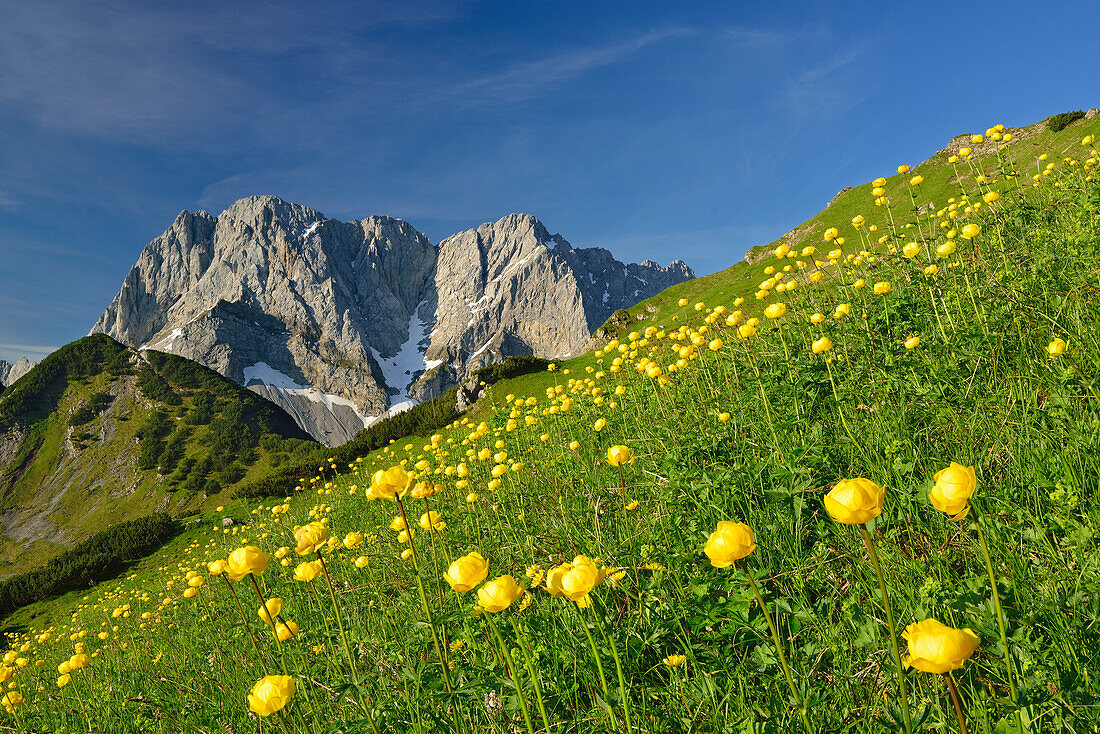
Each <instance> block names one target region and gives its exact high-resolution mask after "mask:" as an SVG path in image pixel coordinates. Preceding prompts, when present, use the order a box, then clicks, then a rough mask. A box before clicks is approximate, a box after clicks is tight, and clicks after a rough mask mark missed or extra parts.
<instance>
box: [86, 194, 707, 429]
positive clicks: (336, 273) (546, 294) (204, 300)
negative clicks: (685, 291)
mask: <svg viewBox="0 0 1100 734" xmlns="http://www.w3.org/2000/svg"><path fill="white" fill-rule="evenodd" d="M690 277H694V273H692V272H691V270H690V268H687V267H686V266H684V265H683V264H682V263H673V264H672V265H671V266H670V267H669V268H662V267H660V266H658V265H656V264H655V263H652V262H648V261H647V262H644V263H641V264H634V263H631V264H629V265H624V264H623V263H621V262H619V261H618V260H615V258H614V257H613V256H612V255H611V253H610V252H608V251H607V250H603V249H600V248H588V249H576V248H573V247H572V246H571V245H570V244H569V243H568V242H567V241H566V240H565V239H564V238H563V237H562V236H561V235H559V234H553V235H552V234H550V233H549V231H548V230H547V228H546V227H545V226H543V224H542V222H540V221H539V220H538V219H537V218H536V217H534V216H532V215H530V214H521V213H514V214H509V215H507V216H505V217H502V218H501V219H499V220H497V221H496V222H489V223H485V224H482V225H480V226H479V227H476V228H474V229H470V230H466V231H465V232H459V233H457V234H455V235H452V236H451V237H447V238H446V239H444V240H443V241H442V242H440V243H439V245H438V246H433V245H432V244H431V242H430V241H429V240H428V238H427V236H425V235H424V234H423V233H421V232H419V231H417V230H416V229H415V228H414V227H413V226H412V225H410V224H409V223H408V222H406V221H404V220H401V219H394V218H392V217H387V216H369V217H365V218H363V219H358V220H352V221H348V222H344V221H340V220H335V219H328V218H326V217H325V216H324V215H323V214H321V213H320V212H318V211H317V210H315V209H312V208H310V207H307V206H303V205H300V204H294V203H291V202H287V201H284V200H283V199H280V198H279V197H277V196H251V197H248V198H245V199H240V200H239V201H236V202H234V203H233V204H232V205H230V206H229V207H228V208H227V209H226V210H225V211H223V212H222V213H221V214H219V215H218V216H217V217H211V216H210V215H209V214H207V213H206V212H193V213H191V212H183V213H182V214H180V216H179V217H177V218H176V221H175V222H174V223H173V224H172V226H171V227H169V228H168V230H166V231H165V233H164V234H163V235H161V236H160V237H158V238H157V239H155V240H153V241H152V242H150V243H149V244H148V245H147V246H146V247H145V249H144V250H143V251H142V253H141V256H140V257H139V258H138V262H137V264H136V265H135V266H134V268H133V269H132V270H131V271H130V274H129V275H127V276H126V279H125V281H124V282H123V286H122V289H121V290H120V291H119V293H118V295H117V296H116V297H115V299H114V301H113V302H112V304H111V305H110V306H109V307H108V308H107V309H106V310H105V311H104V313H103V315H102V316H101V317H100V319H99V321H97V322H96V325H95V326H94V327H93V329H92V331H93V332H103V333H107V334H109V335H110V336H113V337H114V338H116V339H118V340H119V341H122V342H123V343H126V344H129V345H131V346H134V347H142V348H146V349H153V350H157V351H165V352H171V353H173V354H177V355H179V356H183V357H187V358H190V359H193V360H195V361H197V362H199V363H201V364H203V365H205V366H207V367H210V368H212V369H214V370H216V371H218V372H220V373H221V374H223V375H225V376H227V377H229V378H231V379H233V380H235V381H237V382H239V383H241V384H243V385H245V386H248V387H251V388H252V389H253V390H255V391H256V392H259V393H260V394H262V395H264V396H265V397H267V398H269V399H271V400H273V401H275V402H278V403H279V404H280V405H282V406H283V407H284V408H285V409H286V410H287V411H288V412H289V413H290V414H291V415H293V416H295V417H296V419H297V420H298V422H299V424H300V425H301V426H302V427H303V428H305V429H306V430H308V431H309V432H310V433H312V434H313V435H314V436H315V437H316V438H318V439H319V440H321V441H323V442H325V443H327V444H329V445H334V444H338V443H342V442H343V441H346V440H348V439H349V438H351V436H353V435H354V434H355V433H356V432H358V431H359V430H362V428H363V427H365V426H369V425H370V424H371V423H372V422H373V421H375V420H377V419H378V418H379V417H380V416H382V415H385V414H387V413H392V412H394V411H398V410H401V409H403V408H405V407H407V406H409V405H411V404H414V403H415V402H417V401H421V400H425V399H427V398H430V397H432V396H434V395H437V394H439V393H440V392H442V391H443V390H445V389H446V388H448V387H449V386H451V385H453V384H455V383H456V382H458V381H459V380H461V379H462V378H464V377H465V376H466V375H468V374H469V372H470V371H471V370H472V369H474V368H476V367H478V366H481V365H483V364H486V363H488V362H491V361H496V360H499V359H502V358H504V357H507V356H510V355H514V354H515V355H518V354H534V355H537V356H544V357H562V356H568V355H571V354H573V353H578V352H579V351H580V350H581V348H582V347H583V345H584V344H585V342H587V341H588V339H589V337H590V335H591V332H592V331H593V330H594V329H595V328H597V327H598V326H599V325H600V324H602V323H603V322H604V321H605V320H606V319H607V318H608V316H610V314H611V313H612V312H613V311H614V310H615V309H618V308H624V307H628V306H631V305H633V304H635V303H637V302H638V301H640V300H642V299H644V298H648V297H649V296H652V295H654V294H656V293H658V292H659V291H661V290H663V289H664V288H667V287H668V286H670V285H673V284H675V283H679V282H681V281H683V280H686V279H688V278H690Z"/></svg>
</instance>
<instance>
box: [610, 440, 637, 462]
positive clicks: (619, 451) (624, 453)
mask: <svg viewBox="0 0 1100 734" xmlns="http://www.w3.org/2000/svg"><path fill="white" fill-rule="evenodd" d="M633 461H634V457H633V453H632V452H631V450H630V448H629V447H628V446H618V445H616V446H612V447H610V448H609V449H608V450H607V463H608V464H610V465H611V466H621V465H622V464H625V463H627V462H630V463H633Z"/></svg>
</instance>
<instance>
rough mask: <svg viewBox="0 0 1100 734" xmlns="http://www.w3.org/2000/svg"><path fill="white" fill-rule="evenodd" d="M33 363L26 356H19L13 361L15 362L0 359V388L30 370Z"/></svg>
mask: <svg viewBox="0 0 1100 734" xmlns="http://www.w3.org/2000/svg"><path fill="white" fill-rule="evenodd" d="M35 364H36V363H35V362H32V361H30V360H29V359H27V358H26V357H20V358H19V359H17V360H16V361H15V364H12V363H11V362H5V361H4V360H2V359H0V390H3V389H4V388H5V387H7V386H8V385H10V384H12V383H13V382H15V381H16V380H18V379H19V378H20V377H22V376H23V375H25V374H27V373H28V372H30V371H31V368H32V367H34V365H35Z"/></svg>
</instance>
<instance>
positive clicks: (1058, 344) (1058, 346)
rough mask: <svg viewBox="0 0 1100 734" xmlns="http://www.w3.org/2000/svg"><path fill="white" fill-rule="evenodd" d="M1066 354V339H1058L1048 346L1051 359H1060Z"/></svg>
mask: <svg viewBox="0 0 1100 734" xmlns="http://www.w3.org/2000/svg"><path fill="white" fill-rule="evenodd" d="M1065 353H1066V340H1065V339H1061V338H1058V339H1055V340H1054V341H1052V342H1051V343H1050V344H1047V355H1048V356H1049V357H1050V358H1051V359H1058V358H1059V357H1061V356H1062V355H1063V354H1065Z"/></svg>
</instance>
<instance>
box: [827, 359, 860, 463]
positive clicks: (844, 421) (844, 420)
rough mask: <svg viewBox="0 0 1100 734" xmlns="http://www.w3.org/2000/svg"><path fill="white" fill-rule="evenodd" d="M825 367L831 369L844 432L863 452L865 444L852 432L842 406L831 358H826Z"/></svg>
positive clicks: (830, 376)
mask: <svg viewBox="0 0 1100 734" xmlns="http://www.w3.org/2000/svg"><path fill="white" fill-rule="evenodd" d="M825 369H827V370H828V371H829V384H830V385H832V386H833V400H834V401H835V402H836V412H837V413H839V414H840V423H841V425H843V426H844V432H845V433H847V434H848V438H849V439H851V441H852V443H853V444H854V445H855V447H856V448H857V449H859V451H860V453H863V446H862V445H860V443H859V441H858V440H856V437H855V434H854V433H852V427H851V426H849V425H848V419H847V418H846V417H845V416H844V408H842V407H841V404H840V397H839V396H838V395H837V394H836V380H834V379H833V363H832V362H831V361H829V358H828V357H826V358H825Z"/></svg>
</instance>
